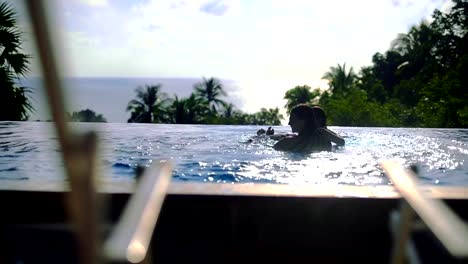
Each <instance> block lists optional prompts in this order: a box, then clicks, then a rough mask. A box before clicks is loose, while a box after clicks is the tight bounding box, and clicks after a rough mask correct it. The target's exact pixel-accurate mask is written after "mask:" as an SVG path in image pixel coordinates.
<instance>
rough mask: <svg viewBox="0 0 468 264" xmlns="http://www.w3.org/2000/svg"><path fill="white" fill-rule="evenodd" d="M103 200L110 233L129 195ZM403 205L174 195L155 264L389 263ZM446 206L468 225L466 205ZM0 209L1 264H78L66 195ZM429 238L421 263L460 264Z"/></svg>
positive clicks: (6, 196)
mask: <svg viewBox="0 0 468 264" xmlns="http://www.w3.org/2000/svg"><path fill="white" fill-rule="evenodd" d="M104 196H105V199H107V201H108V203H107V204H108V206H107V208H108V212H107V220H108V224H107V229H110V228H112V224H111V223H113V222H115V221H116V219H118V216H119V214H120V213H121V210H122V208H123V207H124V205H125V203H126V201H127V199H128V197H129V195H128V194H106V195H104ZM399 201H400V200H399V199H375V198H373V199H371V198H331V197H273V196H272V197H268V196H220V195H181V194H170V195H168V196H167V197H166V200H165V202H164V206H163V209H162V213H161V215H160V218H159V221H158V223H157V226H156V230H155V233H154V236H153V241H152V260H153V262H154V263H179V262H187V263H188V262H190V263H199V262H205V263H206V262H217V263H254V262H256V263H266V262H269V263H291V262H299V261H301V262H302V261H307V262H309V263H349V262H350V261H358V262H359V263H389V261H390V256H391V249H392V234H391V233H390V227H389V225H390V223H389V214H390V212H391V211H392V210H394V209H397V208H398V205H399ZM447 202H448V203H449V205H450V206H451V207H452V208H453V209H454V210H455V211H456V212H457V213H459V214H460V215H462V217H464V218H465V219H467V215H466V211H467V210H465V211H463V208H464V207H465V208H466V205H467V202H466V200H449V201H447ZM0 208H1V211H2V214H1V219H0V263H76V261H77V256H76V253H75V245H74V237H73V233H72V232H71V230H73V227H72V226H71V225H70V224H67V223H66V212H65V207H64V193H61V192H31V191H29V192H25V191H1V192H0ZM428 232H429V231H427V233H426V234H417V235H415V236H414V237H415V239H416V240H420V242H418V241H416V242H417V245H418V248H419V249H420V251H421V259H422V260H425V261H423V263H441V261H442V262H445V263H447V262H455V260H454V259H452V258H450V257H449V256H448V255H447V254H446V252H445V251H444V249H443V248H441V247H440V245H439V244H437V242H436V241H435V240H434V239H433V237H432V236H431V234H430V233H428ZM467 239H468V238H467ZM425 255H426V256H430V257H428V258H427V260H426V259H425V258H424V256H425Z"/></svg>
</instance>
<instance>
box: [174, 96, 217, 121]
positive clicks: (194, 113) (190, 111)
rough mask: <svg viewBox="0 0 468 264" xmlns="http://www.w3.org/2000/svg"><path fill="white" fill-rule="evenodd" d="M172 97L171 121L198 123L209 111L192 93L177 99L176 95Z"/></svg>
mask: <svg viewBox="0 0 468 264" xmlns="http://www.w3.org/2000/svg"><path fill="white" fill-rule="evenodd" d="M174 98H175V99H174V100H173V101H172V104H171V107H170V112H171V115H172V121H173V123H176V124H199V123H202V122H203V119H204V117H206V116H207V115H208V112H209V111H210V109H209V108H208V106H207V105H206V104H203V103H201V102H200V99H199V98H198V97H196V96H195V94H193V93H192V94H191V95H190V96H189V97H188V98H182V99H179V98H178V97H177V95H176V96H174Z"/></svg>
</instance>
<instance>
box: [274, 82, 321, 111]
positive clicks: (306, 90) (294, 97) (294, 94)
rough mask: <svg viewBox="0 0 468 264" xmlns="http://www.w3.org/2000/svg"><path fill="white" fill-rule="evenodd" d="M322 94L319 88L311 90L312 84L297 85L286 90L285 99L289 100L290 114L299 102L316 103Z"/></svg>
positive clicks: (288, 108) (287, 107) (287, 104)
mask: <svg viewBox="0 0 468 264" xmlns="http://www.w3.org/2000/svg"><path fill="white" fill-rule="evenodd" d="M319 95H320V91H319V89H315V90H313V91H311V88H310V86H307V85H302V86H296V87H294V88H292V89H290V90H288V91H287V92H286V94H285V95H284V98H283V99H286V100H287V103H286V105H285V106H284V107H285V108H286V112H287V113H288V114H289V113H291V110H292V108H293V107H294V106H296V105H298V104H314V103H316V102H317V99H318V97H319Z"/></svg>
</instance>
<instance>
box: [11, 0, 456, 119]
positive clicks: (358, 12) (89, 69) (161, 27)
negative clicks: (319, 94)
mask: <svg viewBox="0 0 468 264" xmlns="http://www.w3.org/2000/svg"><path fill="white" fill-rule="evenodd" d="M10 2H12V3H13V4H14V5H15V6H17V7H18V10H19V13H20V17H19V18H20V24H21V27H22V30H23V31H24V32H25V39H26V43H25V48H24V49H25V51H26V52H27V53H29V54H36V52H35V51H34V48H33V45H32V42H31V41H30V40H31V37H30V36H29V35H28V33H29V32H30V31H31V30H30V26H29V25H28V21H27V18H25V16H24V10H23V9H22V7H21V6H20V4H19V3H18V2H17V1H10ZM48 3H50V8H49V9H50V11H51V12H50V13H51V14H53V15H54V16H53V17H51V18H52V19H53V22H52V23H51V24H52V25H53V26H52V27H53V29H54V30H55V33H56V36H57V38H56V39H57V40H60V41H58V47H57V48H58V50H60V52H59V54H60V56H59V57H60V58H61V59H62V62H64V63H63V64H62V67H61V69H62V73H63V74H64V75H66V76H70V77H157V78H167V77H171V78H172V77H174V78H181V77H184V78H201V77H203V76H206V77H211V76H214V77H217V78H221V79H228V80H234V81H235V82H236V83H237V84H238V89H239V94H241V96H242V97H243V104H242V106H241V108H242V109H241V110H243V111H246V112H254V111H258V110H259V109H260V108H261V107H267V108H273V107H280V108H281V107H283V106H284V105H285V103H286V102H285V100H284V99H283V97H284V93H285V92H286V91H287V90H288V89H290V88H293V87H294V86H296V85H304V84H307V85H309V86H311V87H312V88H317V87H321V88H325V87H326V86H327V84H326V82H325V81H324V80H322V79H321V77H322V76H323V75H324V73H325V72H327V71H328V69H329V68H330V67H331V66H336V65H337V64H343V63H346V65H347V66H352V67H353V68H354V69H355V71H356V72H358V71H359V69H360V68H361V67H363V66H367V65H370V64H371V59H372V56H373V55H374V54H375V53H376V52H381V53H384V52H385V51H386V50H388V48H389V47H390V44H391V41H392V40H394V39H395V38H396V37H397V35H398V34H399V33H406V32H408V30H409V28H410V27H411V26H412V25H415V24H417V23H419V22H420V21H421V20H422V19H430V15H431V14H432V12H433V11H434V9H444V8H447V6H448V5H449V2H448V1H443V0H418V1H409V0H353V1H348V0H326V1H325V0H322V1H317V0H303V1H301V0H185V1H184V0H133V1H130V0H127V1H124V0H51V1H48ZM31 75H32V76H38V75H40V68H39V67H38V66H37V60H36V59H33V64H32V71H31Z"/></svg>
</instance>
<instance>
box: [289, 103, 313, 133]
mask: <svg viewBox="0 0 468 264" xmlns="http://www.w3.org/2000/svg"><path fill="white" fill-rule="evenodd" d="M314 112H315V110H314V109H313V108H312V107H310V106H308V105H306V104H299V105H297V106H295V107H294V108H293V109H292V110H291V114H290V116H289V123H288V124H289V125H290V126H291V129H292V132H297V133H299V134H300V133H302V132H303V131H307V130H313V129H315V128H317V127H318V125H317V121H316V118H315V113H314Z"/></svg>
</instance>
